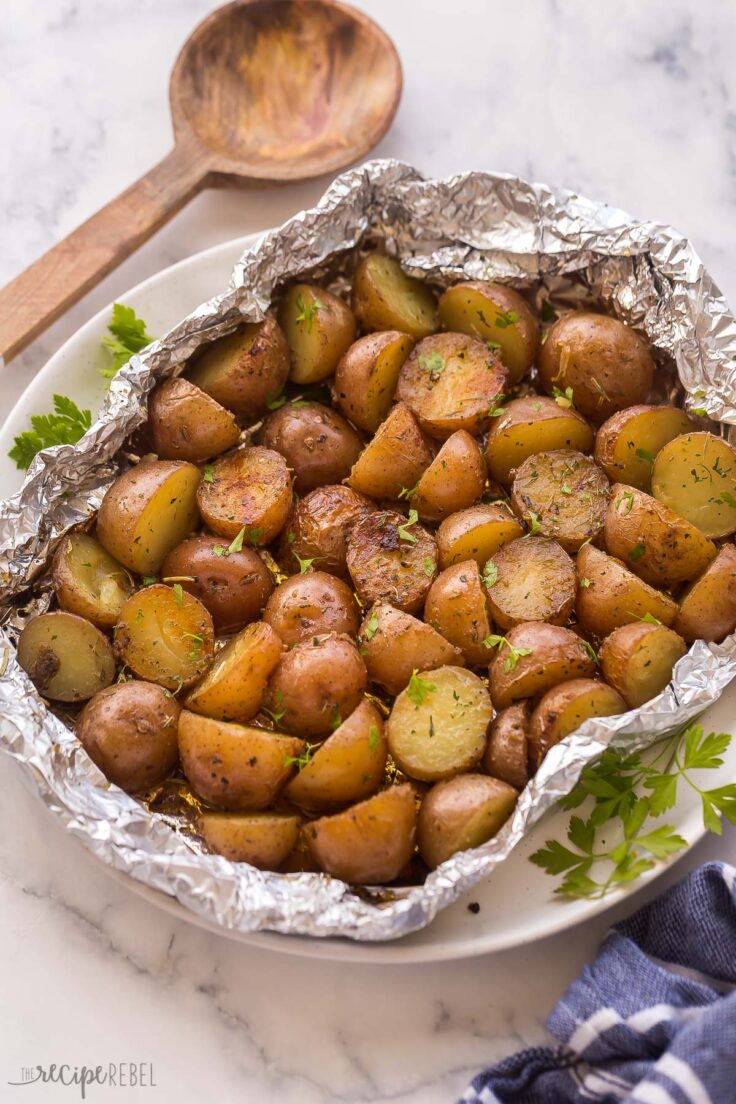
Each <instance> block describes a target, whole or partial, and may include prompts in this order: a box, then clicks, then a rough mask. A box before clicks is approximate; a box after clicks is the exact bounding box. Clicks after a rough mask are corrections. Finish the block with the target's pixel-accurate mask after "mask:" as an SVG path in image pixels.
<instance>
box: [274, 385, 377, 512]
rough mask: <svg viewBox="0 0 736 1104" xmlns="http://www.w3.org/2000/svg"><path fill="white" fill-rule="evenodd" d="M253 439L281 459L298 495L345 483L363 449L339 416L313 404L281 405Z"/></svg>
mask: <svg viewBox="0 0 736 1104" xmlns="http://www.w3.org/2000/svg"><path fill="white" fill-rule="evenodd" d="M257 439H258V443H259V444H260V445H263V446H264V447H265V448H269V449H273V450H274V451H275V452H278V453H280V454H281V455H282V456H283V458H284V460H285V461H286V463H287V465H288V466H289V468H291V470H292V472H293V474H294V490H295V491H296V492H297V493H298V494H300V495H303V494H307V493H308V492H309V491H313V490H314V488H315V487H323V486H324V485H325V484H327V483H339V482H340V481H341V480H342V479H345V477H346V476H347V475H349V474H350V469H351V468H352V466H353V464H354V463H355V461H356V460H357V459H358V456H359V455H360V450H361V448H362V447H363V446H362V443H361V440H360V437H359V436H358V434H357V433H356V432H355V430H354V429H353V427H352V426H351V425H350V424H349V423H348V422H346V421H345V419H344V418H343V417H342V416H341V415H340V414H337V413H336V412H335V411H334V410H330V408H329V407H328V406H323V405H322V404H321V403H317V402H303V401H299V402H291V403H285V404H284V406H282V407H280V408H279V409H278V410H275V411H274V412H273V414H269V415H268V416H267V417H266V418H264V420H263V425H262V427H261V429H260V431H259V433H258V438H257Z"/></svg>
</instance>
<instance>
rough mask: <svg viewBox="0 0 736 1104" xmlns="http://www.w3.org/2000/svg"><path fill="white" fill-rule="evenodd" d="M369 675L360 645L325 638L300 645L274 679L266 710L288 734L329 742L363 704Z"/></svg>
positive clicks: (327, 635)
mask: <svg viewBox="0 0 736 1104" xmlns="http://www.w3.org/2000/svg"><path fill="white" fill-rule="evenodd" d="M367 685H368V675H367V674H366V669H365V664H364V662H363V660H362V657H361V655H360V652H359V651H358V649H357V647H356V645H355V643H354V642H353V641H352V640H351V639H350V637H349V636H345V634H344V633H325V634H324V635H322V636H314V637H312V638H311V639H309V640H304V641H302V643H301V644H295V645H294V647H293V648H292V649H291V650H290V651H288V652H287V653H286V654H285V655H284V656H282V658H281V660H280V662H279V663H278V665H277V667H276V668H275V670H274V671H273V673H272V675H271V678H270V679H269V683H268V688H267V690H266V698H265V702H264V705H265V708H266V709H267V710H268V712H269V713H270V714H271V716H272V717H274V718H277V720H276V723H277V724H278V725H279V727H280V728H283V729H284V730H285V731H286V732H293V733H295V734H299V735H300V736H304V737H306V738H311V737H315V736H317V737H323V736H326V735H327V734H328V733H329V732H332V731H333V730H334V729H335V728H336V727H337V726H338V725H341V724H342V722H343V721H344V720H346V719H347V718H348V717H349V716H350V714H351V713H352V712H353V710H354V709H357V707H358V706H359V705H360V703H361V701H362V700H363V694H364V693H365V689H366V686H367Z"/></svg>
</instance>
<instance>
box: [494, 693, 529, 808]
mask: <svg viewBox="0 0 736 1104" xmlns="http://www.w3.org/2000/svg"><path fill="white" fill-rule="evenodd" d="M528 729H529V702H527V701H518V702H514V704H513V705H509V706H508V707H507V708H506V709H502V710H501V712H500V713H499V714H498V715H497V716H495V717H494V718H493V720H492V721H491V727H490V728H489V729H488V744H487V746H486V751H485V755H484V756H483V769H484V770H485V771H486V773H487V774H490V775H491V776H492V777H493V778H500V780H501V781H502V782H508V784H509V786H513V787H514V788H515V789H517V790H523V789H524V787H525V786H526V784H527V782H528V781H529V761H528V760H529V755H528V751H527V732H528Z"/></svg>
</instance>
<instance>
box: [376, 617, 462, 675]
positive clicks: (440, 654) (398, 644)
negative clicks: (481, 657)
mask: <svg viewBox="0 0 736 1104" xmlns="http://www.w3.org/2000/svg"><path fill="white" fill-rule="evenodd" d="M359 643H360V648H361V652H362V655H363V659H364V660H365V665H366V669H367V671H368V678H369V679H370V680H371V682H377V683H379V684H380V685H381V686H383V687H384V688H385V689H386V690H388V692H389V694H398V693H400V691H401V690H403V689H404V688H405V687H406V686H408V684H409V679H410V678H411V675H412V671H426V670H428V669H429V668H430V667H442V666H443V665H444V664H447V663H450V664H453V665H454V666H456V667H464V666H465V660H464V658H463V654H462V652H461V651H460V649H459V648H456V647H454V645H453V644H451V643H450V642H449V641H448V640H446V639H445V638H444V636H440V634H439V633H438V632H435V630H434V629H433V628H432V626H431V625H425V623H424V622H423V621H419V620H418V618H416V617H413V616H412V615H411V614H410V613H404V612H403V611H402V610H398V609H394V607H393V606H390V605H389V604H388V603H387V602H376V604H375V606H371V608H370V609H369V610H368V613H367V614H366V616H365V619H364V621H363V624H362V625H361V628H360V638H359Z"/></svg>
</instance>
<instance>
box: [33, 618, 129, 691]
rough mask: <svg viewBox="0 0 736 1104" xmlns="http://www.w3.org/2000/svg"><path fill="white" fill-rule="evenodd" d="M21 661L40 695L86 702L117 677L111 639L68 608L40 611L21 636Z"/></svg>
mask: <svg viewBox="0 0 736 1104" xmlns="http://www.w3.org/2000/svg"><path fill="white" fill-rule="evenodd" d="M18 663H19V664H20V665H21V667H22V668H23V670H24V671H25V672H26V674H27V675H28V676H29V678H30V679H31V682H33V684H34V686H35V687H36V689H37V690H38V692H39V694H43V696H44V697H45V698H51V699H52V700H53V701H62V702H81V701H87V699H88V698H91V697H92V695H93V694H97V693H98V692H99V691H100V690H104V689H105V687H106V686H109V685H110V683H111V682H112V681H113V679H114V678H115V670H116V667H115V656H114V654H113V650H112V648H111V646H110V641H109V640H108V639H107V637H106V636H103V634H102V633H101V632H100V630H99V629H98V628H96V627H95V626H94V625H93V624H92V623H91V622H90V621H87V620H86V619H85V618H84V617H78V616H77V615H76V614H75V613H67V612H66V610H56V611H54V612H53V613H40V614H39V615H38V616H37V617H34V618H32V620H30V621H29V622H28V623H27V624H26V626H25V628H24V629H23V631H22V632H21V634H20V637H19V639H18Z"/></svg>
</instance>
